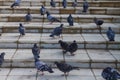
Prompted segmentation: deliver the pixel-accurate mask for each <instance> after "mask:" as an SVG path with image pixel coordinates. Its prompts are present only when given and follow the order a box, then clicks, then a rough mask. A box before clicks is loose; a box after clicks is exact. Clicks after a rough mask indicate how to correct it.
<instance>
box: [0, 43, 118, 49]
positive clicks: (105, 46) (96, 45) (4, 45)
mask: <svg viewBox="0 0 120 80" xmlns="http://www.w3.org/2000/svg"><path fill="white" fill-rule="evenodd" d="M34 43H36V42H33V43H18V44H17V43H10V42H9V43H3V42H2V43H0V48H1V49H4V48H6V49H14V48H15V49H31V48H32V47H33V44H34ZM40 46H41V48H42V49H61V47H60V45H59V44H58V43H41V44H40ZM78 48H79V49H115V50H119V49H120V43H109V44H108V43H100V42H98V43H92V42H88V43H86V42H81V43H78Z"/></svg>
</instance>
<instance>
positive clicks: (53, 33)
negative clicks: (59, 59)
mask: <svg viewBox="0 0 120 80" xmlns="http://www.w3.org/2000/svg"><path fill="white" fill-rule="evenodd" d="M62 30H63V24H61V25H60V26H59V27H56V28H55V29H54V30H53V32H52V33H51V35H50V37H54V36H55V35H56V36H59V37H60V35H61V34H62Z"/></svg>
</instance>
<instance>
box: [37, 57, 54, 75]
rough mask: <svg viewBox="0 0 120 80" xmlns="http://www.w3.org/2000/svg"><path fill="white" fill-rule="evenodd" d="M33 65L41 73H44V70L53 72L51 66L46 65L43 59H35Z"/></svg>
mask: <svg viewBox="0 0 120 80" xmlns="http://www.w3.org/2000/svg"><path fill="white" fill-rule="evenodd" d="M35 67H36V69H37V71H38V72H39V71H41V72H42V75H44V73H43V72H44V71H48V72H49V73H54V71H53V70H52V68H51V67H50V66H48V65H47V64H46V63H44V62H43V61H40V60H39V59H36V60H35Z"/></svg>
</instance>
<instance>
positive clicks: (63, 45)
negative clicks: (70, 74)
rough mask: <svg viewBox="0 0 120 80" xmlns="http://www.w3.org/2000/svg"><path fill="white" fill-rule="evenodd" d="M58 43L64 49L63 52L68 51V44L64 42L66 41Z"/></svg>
mask: <svg viewBox="0 0 120 80" xmlns="http://www.w3.org/2000/svg"><path fill="white" fill-rule="evenodd" d="M58 43H59V44H60V46H61V48H62V49H63V52H64V51H65V50H67V48H68V46H69V45H68V43H66V42H64V41H62V40H59V41H58Z"/></svg>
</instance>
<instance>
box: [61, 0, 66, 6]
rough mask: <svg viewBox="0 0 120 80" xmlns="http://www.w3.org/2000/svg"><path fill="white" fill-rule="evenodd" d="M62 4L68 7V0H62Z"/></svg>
mask: <svg viewBox="0 0 120 80" xmlns="http://www.w3.org/2000/svg"><path fill="white" fill-rule="evenodd" d="M62 6H63V8H66V7H67V0H63V1H62Z"/></svg>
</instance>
